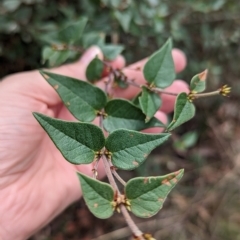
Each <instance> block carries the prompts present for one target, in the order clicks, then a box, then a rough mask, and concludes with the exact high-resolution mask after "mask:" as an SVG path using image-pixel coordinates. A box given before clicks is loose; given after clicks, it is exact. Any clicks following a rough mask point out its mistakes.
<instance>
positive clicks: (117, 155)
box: [105, 129, 170, 170]
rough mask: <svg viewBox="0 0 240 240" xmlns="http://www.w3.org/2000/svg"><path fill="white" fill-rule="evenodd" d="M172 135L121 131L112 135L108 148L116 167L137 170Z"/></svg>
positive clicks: (108, 141)
mask: <svg viewBox="0 0 240 240" xmlns="http://www.w3.org/2000/svg"><path fill="white" fill-rule="evenodd" d="M169 136H170V134H168V133H162V134H147V133H140V132H135V131H131V130H125V129H120V130H116V131H114V132H113V133H111V134H110V135H109V136H108V138H107V140H106V145H105V146H106V148H107V150H108V151H109V152H111V160H112V163H113V165H114V166H115V167H117V168H120V169H125V170H131V169H134V168H137V167H138V166H139V165H140V164H142V163H143V161H144V160H145V159H146V158H147V156H148V154H150V152H151V151H152V150H153V149H154V148H156V147H157V146H159V145H161V144H162V143H164V142H165V141H166V140H167V139H168V138H169Z"/></svg>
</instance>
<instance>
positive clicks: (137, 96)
mask: <svg viewBox="0 0 240 240" xmlns="http://www.w3.org/2000/svg"><path fill="white" fill-rule="evenodd" d="M141 95H142V92H140V93H138V94H137V95H136V96H135V97H134V98H133V99H132V101H131V102H132V103H133V104H134V105H135V106H136V107H138V108H140V109H141V106H140V102H139V97H140V96H141Z"/></svg>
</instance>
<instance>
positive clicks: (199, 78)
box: [190, 69, 208, 93]
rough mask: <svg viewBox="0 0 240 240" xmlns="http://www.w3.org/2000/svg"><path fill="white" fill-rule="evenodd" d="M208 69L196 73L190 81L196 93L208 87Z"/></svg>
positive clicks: (192, 89) (192, 90)
mask: <svg viewBox="0 0 240 240" xmlns="http://www.w3.org/2000/svg"><path fill="white" fill-rule="evenodd" d="M207 74H208V70H207V69H206V70H205V71H203V72H201V73H199V74H197V75H195V76H194V77H193V78H192V80H191V82H190V90H191V92H194V93H199V92H203V91H204V90H205V88H206V78H207Z"/></svg>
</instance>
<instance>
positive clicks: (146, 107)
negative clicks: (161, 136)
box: [139, 87, 162, 122]
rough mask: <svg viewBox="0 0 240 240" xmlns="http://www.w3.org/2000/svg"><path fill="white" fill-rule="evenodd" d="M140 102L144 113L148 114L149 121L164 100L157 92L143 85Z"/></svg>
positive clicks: (146, 119)
mask: <svg viewBox="0 0 240 240" xmlns="http://www.w3.org/2000/svg"><path fill="white" fill-rule="evenodd" d="M139 103H140V106H141V109H142V111H143V113H144V114H145V115H146V118H145V122H148V121H150V119H151V118H152V117H153V116H154V114H155V113H156V112H157V110H158V109H159V108H160V106H161V104H162V100H161V98H160V96H159V95H158V94H157V93H154V92H150V91H149V90H148V89H147V88H146V87H142V94H141V96H140V97H139Z"/></svg>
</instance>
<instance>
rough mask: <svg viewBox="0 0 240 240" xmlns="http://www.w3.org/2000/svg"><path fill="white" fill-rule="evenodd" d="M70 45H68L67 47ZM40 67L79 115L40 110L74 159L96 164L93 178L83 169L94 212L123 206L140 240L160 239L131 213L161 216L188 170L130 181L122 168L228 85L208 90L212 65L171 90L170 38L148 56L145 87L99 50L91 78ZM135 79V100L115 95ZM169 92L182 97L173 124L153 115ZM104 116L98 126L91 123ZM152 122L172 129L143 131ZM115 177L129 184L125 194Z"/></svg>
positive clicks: (101, 214)
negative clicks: (100, 83) (102, 175)
mask: <svg viewBox="0 0 240 240" xmlns="http://www.w3.org/2000/svg"><path fill="white" fill-rule="evenodd" d="M71 47H72V46H71ZM64 48H68V46H66V45H64ZM54 49H55V50H57V49H59V50H60V51H61V50H62V47H61V46H60V47H56V46H54ZM106 49H107V50H106ZM121 50H122V48H121ZM119 53H120V49H119V46H117V47H116V48H115V47H114V46H113V45H111V46H107V47H106V46H105V59H107V60H109V59H113V58H115V57H116V56H117V55H118V54H119ZM104 69H107V70H108V80H107V81H106V86H105V91H103V90H101V89H100V88H97V87H96V86H94V85H92V84H93V83H95V82H96V81H97V80H98V79H100V77H101V75H102V72H103V70H104ZM139 70H140V69H136V71H139ZM40 73H41V74H42V76H43V77H44V78H45V79H46V81H47V82H48V83H49V84H50V85H51V86H52V87H53V88H54V89H55V90H56V92H57V93H58V95H59V96H60V98H61V99H62V101H63V103H64V104H65V106H66V107H67V109H68V110H69V111H70V112H71V113H72V115H73V116H74V117H75V118H76V119H78V120H79V122H67V121H62V120H59V119H55V118H51V117H48V116H45V115H43V114H40V113H33V114H34V117H35V118H36V119H37V121H38V122H39V123H40V125H41V126H42V127H43V129H44V130H45V131H46V132H47V134H48V135H49V137H50V138H51V140H52V141H53V142H54V144H55V145H56V147H57V148H58V149H59V151H60V152H61V154H62V155H63V157H64V158H65V159H66V160H67V161H69V162H70V163H72V164H92V163H93V176H92V177H89V176H86V175H84V174H82V173H79V172H78V173H77V176H78V178H79V181H80V183H81V189H82V193H83V197H84V199H85V201H86V204H87V206H88V208H89V210H90V211H91V212H92V213H93V214H94V215H95V216H96V217H98V218H102V219H105V218H109V217H110V216H112V215H113V213H114V212H115V211H118V212H121V213H122V214H123V216H124V218H125V220H126V222H127V224H128V225H129V227H130V229H131V231H132V233H133V239H140V240H141V239H148V240H150V239H154V238H153V237H152V236H151V235H150V234H146V233H142V232H141V231H140V230H139V229H138V227H137V226H136V224H135V223H134V222H133V220H132V219H131V217H130V214H129V212H132V213H133V214H134V215H136V216H138V217H140V218H149V217H152V216H153V215H155V214H156V213H157V212H158V211H159V210H160V209H161V208H162V206H163V203H164V201H165V200H166V197H167V195H168V194H169V192H170V191H171V190H172V189H173V188H174V187H175V185H176V184H177V183H178V182H179V180H180V179H181V178H182V176H183V172H184V170H183V169H180V170H178V171H175V172H173V173H169V174H167V175H164V176H149V177H136V178H133V179H131V180H129V181H127V182H125V181H124V180H123V179H122V178H121V177H120V176H119V174H118V173H117V170H118V169H121V170H132V169H136V168H137V167H139V166H140V165H141V164H142V163H143V162H144V161H145V160H146V158H147V156H148V155H149V154H150V152H151V151H152V150H153V149H155V148H156V147H157V146H159V145H161V144H163V143H164V142H166V141H167V140H168V139H169V137H170V135H171V131H172V130H174V129H175V128H176V127H178V126H180V125H181V124H183V123H185V122H186V121H188V120H190V119H191V118H193V116H194V115H195V106H194V103H193V102H194V100H195V99H197V98H200V97H207V96H211V95H216V94H221V95H223V96H226V95H228V94H229V92H230V88H229V87H227V86H226V85H225V86H223V87H222V88H220V89H219V90H217V91H214V92H209V93H201V92H203V91H204V90H205V86H206V78H207V70H205V71H203V72H202V73H200V74H197V75H196V76H194V77H193V78H192V80H191V83H190V91H189V93H185V92H182V93H180V94H176V93H171V92H167V91H165V90H164V89H165V88H166V87H168V86H170V85H171V84H172V83H173V81H174V79H175V69H174V62H173V59H172V42H171V39H169V40H168V41H167V42H166V43H165V44H164V45H163V46H162V47H161V48H160V49H159V50H158V51H157V52H155V53H154V54H153V55H152V56H151V57H150V58H149V59H148V61H147V63H146V64H145V66H144V68H143V74H144V77H145V79H146V83H145V84H142V85H138V84H137V81H136V82H135V81H134V80H130V79H128V78H127V77H126V75H125V74H124V72H123V71H121V70H119V69H113V68H111V67H110V66H109V64H108V63H107V61H106V60H100V59H99V58H98V57H97V56H96V58H94V59H93V60H92V62H91V63H90V64H89V66H88V68H87V70H86V76H87V78H88V80H89V82H85V81H82V80H79V79H74V78H70V77H67V76H62V75H58V74H54V73H50V72H46V71H40ZM129 85H133V86H135V87H137V88H139V89H140V90H141V91H140V93H139V94H138V95H137V96H136V97H135V98H134V99H132V101H129V100H126V99H111V98H110V94H109V92H110V90H111V88H112V87H116V86H118V87H121V88H127V87H128V86H129ZM162 94H170V95H174V96H177V98H176V102H175V108H174V116H173V120H172V121H171V123H170V124H168V125H167V126H165V125H164V124H163V123H162V122H160V121H159V120H158V119H157V118H155V117H154V114H155V113H156V111H157V110H158V109H159V108H160V106H161V104H162V100H161V95H162ZM97 117H98V118H99V127H98V126H96V125H93V124H91V122H92V121H93V120H94V119H95V118H97ZM150 127H151V128H152V127H163V128H165V133H158V134H147V133H141V132H139V131H141V130H144V129H147V128H150ZM99 161H102V162H103V165H104V168H105V171H106V175H107V177H108V180H109V184H107V183H104V182H101V181H100V180H98V179H97V173H98V168H97V166H98V163H99ZM115 179H116V180H117V181H119V182H120V184H122V185H123V186H124V191H123V192H121V191H120V190H119V188H118V186H117V184H116V182H115Z"/></svg>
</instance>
